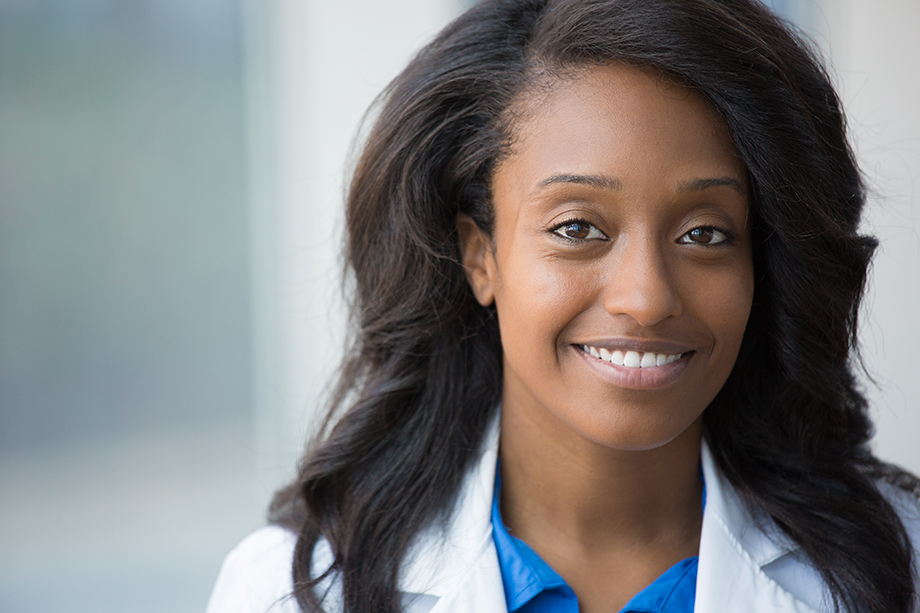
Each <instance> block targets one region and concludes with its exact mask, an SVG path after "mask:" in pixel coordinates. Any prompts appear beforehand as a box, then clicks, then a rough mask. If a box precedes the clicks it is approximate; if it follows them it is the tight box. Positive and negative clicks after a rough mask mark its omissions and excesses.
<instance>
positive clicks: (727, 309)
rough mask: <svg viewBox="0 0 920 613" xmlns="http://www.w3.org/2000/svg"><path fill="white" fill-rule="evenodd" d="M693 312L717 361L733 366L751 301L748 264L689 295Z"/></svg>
mask: <svg viewBox="0 0 920 613" xmlns="http://www.w3.org/2000/svg"><path fill="white" fill-rule="evenodd" d="M692 295H693V296H694V305H695V307H694V311H695V312H696V313H697V315H698V317H700V319H702V320H703V321H704V322H705V323H706V326H707V327H708V328H709V331H710V333H711V334H712V336H713V339H714V341H715V343H714V351H715V356H714V357H716V358H718V359H720V360H726V361H729V362H730V364H728V365H727V367H728V369H729V370H730V369H731V366H733V365H734V360H735V357H736V356H737V353H738V349H739V347H740V346H741V339H742V337H743V336H744V329H745V327H746V325H747V320H748V316H749V315H750V312H751V303H752V300H753V297H754V274H753V270H752V269H751V267H750V265H749V264H739V265H738V266H736V267H732V268H730V269H728V270H726V271H723V274H719V275H713V276H712V277H711V278H709V279H707V282H705V283H700V284H698V285H697V286H696V287H695V288H694V290H693V291H692Z"/></svg>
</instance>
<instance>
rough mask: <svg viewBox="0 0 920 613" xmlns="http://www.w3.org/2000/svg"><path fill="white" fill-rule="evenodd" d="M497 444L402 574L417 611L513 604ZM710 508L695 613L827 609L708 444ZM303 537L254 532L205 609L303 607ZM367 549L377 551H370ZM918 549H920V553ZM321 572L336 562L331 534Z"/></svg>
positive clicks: (320, 551) (810, 572)
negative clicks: (498, 526) (496, 512)
mask: <svg viewBox="0 0 920 613" xmlns="http://www.w3.org/2000/svg"><path fill="white" fill-rule="evenodd" d="M497 452H498V428H497V427H496V428H493V431H492V432H491V433H490V435H489V437H488V439H487V443H486V445H485V448H484V451H483V453H482V456H481V458H480V460H479V462H478V464H477V465H476V466H475V468H474V469H473V470H471V471H470V472H469V473H468V475H467V476H466V480H465V482H464V486H463V490H462V493H461V495H460V497H459V499H458V503H457V506H456V507H455V510H454V515H453V519H452V521H451V523H450V526H449V528H448V529H447V530H446V532H445V531H439V530H434V529H432V530H431V531H430V532H429V533H426V534H423V535H421V536H420V537H419V539H418V540H417V543H416V546H415V547H414V548H413V550H412V553H411V554H410V556H409V558H408V559H407V562H406V571H405V572H404V575H403V579H402V581H401V588H402V592H403V599H404V602H405V603H406V604H407V605H408V607H409V608H408V610H409V611H411V613H491V612H495V613H507V609H506V607H505V594H504V590H503V587H502V579H501V571H500V568H499V565H498V556H497V554H496V550H495V544H494V542H493V540H492V523H491V510H492V494H493V486H494V480H495V465H496V457H497ZM702 465H703V476H704V478H705V483H706V507H705V509H704V512H703V527H702V532H701V535H700V555H699V567H698V573H697V588H696V602H695V613H734V612H739V613H740V612H744V613H779V612H783V613H792V612H796V613H806V612H811V611H828V610H831V607H830V606H829V600H828V593H827V590H826V588H825V585H824V583H823V581H822V580H821V577H820V575H819V574H818V573H817V571H815V569H814V568H812V567H811V566H810V565H809V564H807V563H806V562H805V561H804V559H803V557H802V555H801V553H800V552H799V551H798V548H797V546H796V545H795V544H794V543H793V542H792V541H791V540H790V539H789V538H787V537H786V536H785V535H783V534H782V532H781V531H780V530H779V529H778V528H777V527H776V526H775V524H774V523H773V522H772V521H771V520H770V519H769V518H766V517H763V516H761V515H759V514H758V513H756V512H752V511H751V510H750V509H748V508H747V507H746V506H745V505H744V504H742V502H741V500H740V498H739V497H738V494H737V493H736V492H735V491H734V489H733V488H732V487H731V485H729V483H728V482H727V481H726V480H725V478H724V477H723V476H722V474H721V473H720V472H719V471H718V469H717V468H716V466H715V464H714V462H713V459H712V455H711V453H710V451H709V448H708V447H707V446H706V444H705V443H704V444H703V448H702ZM879 487H880V488H881V490H882V492H883V493H884V494H885V495H886V496H887V497H888V498H889V500H891V501H892V503H893V504H894V505H895V508H896V509H897V510H898V512H899V514H900V515H901V518H902V520H903V521H904V522H905V525H906V526H907V529H908V532H909V534H910V537H911V540H912V543H913V545H914V551H915V552H916V551H917V545H918V544H920V504H918V501H917V500H916V499H914V498H913V497H912V496H910V495H909V494H907V493H905V492H902V491H901V490H897V489H896V488H894V487H892V486H889V485H887V484H884V483H882V484H880V485H879ZM295 543H296V537H295V536H294V535H293V534H291V533H290V532H288V531H286V530H284V529H282V528H279V527H277V526H269V527H267V528H262V529H261V530H258V531H256V532H255V533H253V534H251V535H250V536H249V537H247V538H246V539H245V540H244V541H243V542H242V543H240V545H239V546H238V547H237V548H236V549H234V550H233V551H232V552H231V553H230V554H229V555H228V556H227V559H226V560H225V561H224V565H223V567H222V569H221V572H220V576H219V577H218V580H217V585H216V586H215V588H214V592H213V594H212V596H211V601H210V603H209V605H208V609H207V613H299V608H298V607H297V604H296V603H295V601H294V600H293V599H292V598H290V597H289V594H290V593H291V591H292V580H291V561H292V556H293V552H294V545H295ZM369 555H373V553H372V552H370V553H369ZM915 556H916V554H915ZM314 558H315V559H316V560H315V566H314V571H320V570H324V569H325V568H327V567H328V565H329V564H330V563H331V553H330V551H329V547H328V545H327V544H326V543H325V541H321V542H320V544H319V545H317V551H316V555H315V556H314ZM324 589H327V590H328V592H327V599H326V601H325V602H326V607H327V610H329V611H337V610H339V608H340V607H339V601H338V596H337V594H336V590H337V585H336V584H335V582H334V580H330V581H328V582H327V583H326V584H324Z"/></svg>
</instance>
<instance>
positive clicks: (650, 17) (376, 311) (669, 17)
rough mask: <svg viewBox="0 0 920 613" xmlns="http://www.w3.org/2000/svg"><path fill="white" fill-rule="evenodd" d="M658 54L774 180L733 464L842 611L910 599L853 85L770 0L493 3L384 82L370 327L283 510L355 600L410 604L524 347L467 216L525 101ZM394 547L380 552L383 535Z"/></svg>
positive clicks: (369, 155) (763, 226) (372, 189)
mask: <svg viewBox="0 0 920 613" xmlns="http://www.w3.org/2000/svg"><path fill="white" fill-rule="evenodd" d="M611 61H620V62H624V63H628V64H632V65H638V66H651V67H655V68H658V69H660V70H662V71H664V72H666V73H669V74H672V75H674V76H675V77H677V78H679V79H680V80H681V82H682V83H685V84H687V85H688V86H690V87H693V88H695V89H697V90H698V91H700V92H701V93H702V94H704V95H705V96H706V97H708V99H709V100H710V101H711V102H712V104H713V105H714V106H715V108H716V109H718V111H719V112H720V113H721V114H722V116H723V117H724V119H725V121H726V122H727V124H728V127H729V129H730V131H731V134H732V138H733V140H734V143H735V146H736V147H737V149H738V151H739V152H740V154H741V156H742V157H743V158H744V161H745V163H746V165H747V169H748V171H749V173H750V178H751V185H752V193H753V207H752V208H753V211H752V214H753V218H754V219H753V244H754V260H755V262H754V267H755V278H756V281H755V297H754V306H753V310H752V313H751V317H750V320H749V323H748V326H747V330H746V333H745V337H744V341H743V344H742V348H741V352H740V355H739V357H738V361H737V363H736V365H735V368H734V370H733V372H732V374H731V375H730V377H729V379H728V381H727V382H726V384H725V386H724V388H723V389H722V390H721V392H720V393H719V394H718V396H717V397H716V398H715V399H714V400H713V402H712V404H711V405H710V406H709V407H708V408H707V410H706V412H705V414H704V431H705V437H706V439H707V441H708V443H709V446H710V447H711V449H712V451H713V454H714V457H715V460H716V462H717V464H718V466H719V468H720V469H721V470H722V471H723V472H724V474H725V475H726V476H727V478H728V479H729V480H730V481H731V483H732V484H733V485H734V486H735V487H736V488H737V489H738V491H739V492H740V493H741V494H742V496H744V497H745V499H746V501H747V503H748V504H750V505H752V506H754V507H757V508H759V509H762V510H763V511H765V512H766V513H768V514H769V515H770V516H771V517H772V518H773V519H774V520H775V521H776V523H777V524H778V525H779V526H780V527H781V528H782V529H783V530H784V531H785V532H786V533H787V534H788V535H789V536H790V537H791V538H792V539H793V540H795V541H796V542H797V543H798V544H799V545H800V546H801V547H802V549H803V550H804V552H805V554H807V556H808V558H809V559H810V560H811V562H812V564H814V566H815V567H816V568H817V569H818V570H819V571H820V573H821V574H822V576H823V577H824V579H825V581H826V583H827V585H828V586H829V588H830V591H831V593H832V595H833V597H834V600H835V603H836V605H837V607H838V608H840V609H844V610H848V611H857V610H859V611H862V610H869V611H874V612H883V611H885V612H887V611H891V612H895V611H898V612H903V611H908V610H909V609H910V607H911V606H912V603H913V602H914V588H913V585H912V578H911V565H912V562H911V550H910V545H909V541H908V539H907V535H906V532H905V529H904V527H903V525H902V524H901V522H900V520H899V518H898V516H897V515H896V513H895V512H894V510H893V509H892V507H891V505H890V504H889V503H888V502H887V501H886V499H885V498H884V497H883V496H881V495H880V493H879V491H878V490H877V488H876V487H875V485H874V479H875V478H876V476H877V475H878V474H880V473H881V472H883V470H884V469H885V467H884V466H883V465H882V464H881V463H880V462H879V461H878V460H877V459H876V458H874V457H873V456H872V455H871V453H870V452H869V449H868V447H867V442H868V440H869V438H870V436H871V423H870V421H869V419H868V417H867V407H866V401H865V399H864V398H863V396H862V395H861V394H860V393H859V391H858V389H857V387H856V384H855V380H854V376H853V372H852V371H853V363H852V362H853V360H854V355H855V351H856V328H857V314H858V309H859V303H860V299H861V296H862V292H863V287H864V284H865V280H866V273H867V268H868V265H869V261H870V258H871V255H872V253H873V251H874V248H875V245H876V243H875V241H874V240H873V239H872V238H868V237H864V236H860V235H859V234H858V233H857V226H858V223H859V218H860V214H861V210H862V208H863V204H864V202H865V190H864V187H863V184H862V181H861V177H860V174H859V171H858V169H857V166H856V164H855V161H854V156H853V154H852V152H851V150H850V148H849V145H848V143H847V139H846V129H845V122H844V116H843V114H842V112H841V109H840V103H839V101H838V99H837V96H836V94H835V92H834V89H833V87H832V86H831V84H830V82H829V79H828V77H827V75H826V74H825V72H824V71H823V69H822V68H821V64H820V62H818V61H817V60H816V58H815V57H814V56H813V54H812V52H811V51H810V50H809V47H808V46H807V45H806V44H804V43H803V41H802V40H801V39H800V38H799V37H798V36H797V35H796V34H794V33H793V32H792V31H790V29H789V28H788V27H786V26H785V25H784V24H782V23H781V22H780V21H779V20H778V19H777V18H776V17H775V16H774V15H773V14H772V13H770V12H769V11H768V10H767V9H766V8H764V7H763V6H762V5H761V4H759V3H758V2H756V0H483V1H482V2H480V3H479V4H478V5H476V6H475V7H474V8H472V9H471V10H469V11H468V12H467V13H466V14H464V15H463V16H461V17H460V18H459V19H457V20H456V21H455V22H454V23H452V24H451V25H449V26H448V27H447V28H445V29H444V30H443V31H442V32H441V33H440V35H438V36H437V38H436V39H435V40H434V41H433V42H432V43H430V44H429V45H428V46H427V47H425V48H424V49H423V50H422V51H421V52H420V53H419V54H418V55H417V56H416V57H415V59H414V60H413V61H412V62H411V63H410V64H409V66H408V67H407V68H406V69H405V71H403V73H402V74H401V75H400V76H399V77H398V78H397V79H396V80H395V81H394V82H393V83H392V84H391V85H390V86H389V87H388V89H387V90H386V91H385V92H384V96H383V98H382V104H381V107H380V111H379V116H378V117H377V119H376V122H375V124H374V127H373V129H372V131H371V132H370V135H369V137H368V138H367V141H366V144H365V146H364V149H363V154H362V155H361V156H360V159H359V161H358V163H357V166H356V169H355V172H354V177H353V180H352V183H351V188H350V191H349V194H348V199H347V232H348V235H347V245H346V256H347V257H346V259H347V265H348V267H349V270H350V274H351V275H353V277H352V279H353V282H354V296H353V319H354V326H355V331H356V332H355V338H354V342H353V344H352V346H351V348H350V353H349V354H348V357H347V359H346V360H345V362H344V364H343V367H342V371H341V377H340V380H339V383H338V387H337V390H336V393H335V394H334V397H333V399H332V402H331V407H330V409H329V414H328V415H329V416H328V417H327V421H326V426H325V428H324V429H323V432H322V434H321V435H320V436H318V437H317V439H316V440H315V441H314V442H313V444H312V445H311V446H310V447H309V449H308V452H307V454H306V455H305V457H304V459H303V461H302V464H301V468H300V472H299V476H298V478H297V479H296V481H295V482H294V483H293V484H292V485H291V486H289V487H288V488H287V489H286V490H283V491H282V492H280V493H279V495H278V496H277V497H276V500H275V502H274V503H273V507H272V511H271V517H272V519H273V521H275V522H277V523H280V524H283V525H287V526H289V527H290V528H291V529H293V530H295V531H296V532H297V533H298V535H299V540H298V543H297V547H296V553H295V560H294V567H293V576H294V580H295V595H296V598H297V600H298V602H299V603H300V605H301V607H302V608H303V609H304V610H306V611H320V610H321V607H322V602H321V599H320V598H319V597H318V596H317V595H316V593H315V591H314V589H313V588H314V587H315V586H316V584H317V581H318V578H317V577H313V576H311V565H312V563H313V551H314V548H315V546H316V544H317V543H318V541H319V540H320V539H321V538H325V539H326V540H327V541H328V543H329V545H330V547H331V550H332V552H333V554H334V563H333V565H332V568H331V570H330V572H334V573H336V574H337V576H338V577H339V578H340V579H341V586H342V590H343V605H344V609H345V611H347V612H349V613H357V612H365V611H398V610H399V609H400V600H399V598H398V580H399V577H400V567H401V561H402V560H403V559H404V557H405V555H406V553H407V549H408V547H409V545H410V544H411V542H412V540H413V538H414V537H415V536H416V535H418V534H419V533H420V531H422V530H423V529H424V528H426V527H428V526H430V525H432V524H433V523H435V522H438V521H443V520H445V518H446V517H447V514H448V513H449V512H450V511H451V509H452V507H453V505H454V503H455V499H456V496H457V494H458V491H459V488H460V486H461V482H462V480H463V477H464V474H465V473H466V471H467V469H468V468H469V467H470V464H471V462H473V461H474V460H475V458H476V457H477V451H478V449H479V448H480V446H481V444H482V441H483V437H484V433H485V431H486V430H487V428H488V425H489V424H490V423H491V421H492V419H493V418H494V415H495V412H496V407H497V405H498V401H499V398H500V395H501V384H502V370H501V343H500V339H499V334H498V326H497V321H496V318H495V315H494V311H493V309H491V308H483V307H480V306H479V305H478V303H476V301H475V299H474V298H473V296H472V293H471V291H470V289H469V287H468V285H467V282H466V280H465V277H464V275H463V270H462V268H461V265H460V263H459V249H458V241H457V235H456V218H457V214H458V213H460V212H463V213H466V214H467V215H469V216H470V217H472V219H473V220H474V221H475V223H476V224H477V225H478V226H479V227H480V228H481V229H483V230H484V231H486V232H487V233H488V232H490V231H491V229H492V209H491V197H490V182H491V177H492V173H493V170H494V169H495V167H496V165H497V163H498V162H499V161H500V160H501V159H502V156H504V155H507V153H508V150H509V139H510V133H511V131H512V130H513V128H514V121H513V117H510V113H509V108H511V105H512V103H513V102H514V101H515V97H516V96H519V95H521V94H522V93H523V92H525V91H526V88H527V87H528V86H529V85H532V83H533V80H534V78H536V77H535V76H534V75H537V74H542V75H546V74H547V69H549V72H553V71H555V72H556V73H557V74H565V73H566V71H567V70H570V69H571V70H575V69H577V68H579V67H583V66H586V65H596V64H600V63H608V62H611ZM370 552H373V553H372V554H371V553H370Z"/></svg>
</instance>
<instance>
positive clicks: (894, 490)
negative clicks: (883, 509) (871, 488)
mask: <svg viewBox="0 0 920 613" xmlns="http://www.w3.org/2000/svg"><path fill="white" fill-rule="evenodd" d="M876 487H877V488H878V490H879V492H881V494H882V495H883V496H884V497H885V498H887V499H888V502H889V503H890V504H891V506H892V507H894V510H895V512H896V513H897V514H898V517H900V518H901V523H902V524H904V529H905V530H906V531H907V536H908V537H909V538H910V542H911V545H912V547H913V550H914V560H915V562H920V559H918V557H920V491H917V489H916V484H915V483H913V481H911V482H906V481H905V482H903V483H902V482H901V481H899V480H898V479H897V475H896V476H895V477H894V478H888V477H886V476H884V475H883V476H882V478H881V479H878V480H877V481H876ZM905 488H908V489H905Z"/></svg>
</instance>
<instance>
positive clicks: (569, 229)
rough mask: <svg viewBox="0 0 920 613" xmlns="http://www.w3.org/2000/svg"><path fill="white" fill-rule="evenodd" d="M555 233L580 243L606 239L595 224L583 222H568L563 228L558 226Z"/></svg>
mask: <svg viewBox="0 0 920 613" xmlns="http://www.w3.org/2000/svg"><path fill="white" fill-rule="evenodd" d="M553 232H555V233H556V234H558V235H559V236H562V237H564V238H569V239H572V240H579V241H580V240H592V239H603V238H606V237H605V236H604V234H603V233H602V232H601V231H600V230H598V229H597V228H596V227H595V226H594V224H590V223H588V222H587V221H581V220H575V221H568V222H566V223H564V224H562V225H561V226H557V227H556V228H555V229H554V230H553Z"/></svg>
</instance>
